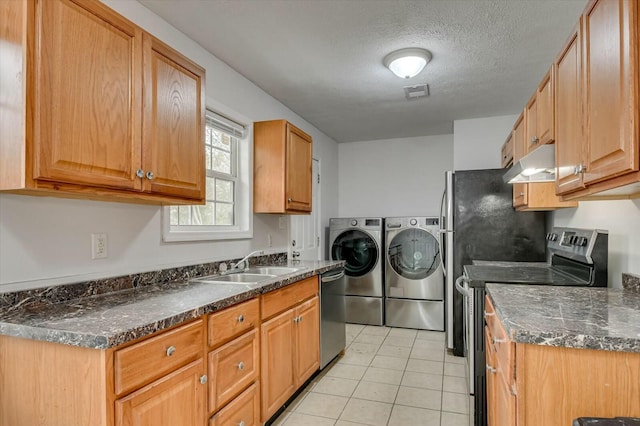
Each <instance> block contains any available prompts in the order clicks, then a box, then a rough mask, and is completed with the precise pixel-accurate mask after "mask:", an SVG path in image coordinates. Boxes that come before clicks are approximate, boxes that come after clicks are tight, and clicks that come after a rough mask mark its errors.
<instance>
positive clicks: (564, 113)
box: [554, 20, 584, 194]
mask: <svg viewBox="0 0 640 426" xmlns="http://www.w3.org/2000/svg"><path fill="white" fill-rule="evenodd" d="M581 26H582V20H580V21H578V25H577V26H576V28H574V30H573V31H572V33H571V37H570V38H569V42H568V43H567V45H566V46H565V48H564V49H563V50H562V52H561V53H560V55H559V56H558V59H556V62H555V65H554V67H555V76H556V79H555V83H556V84H555V89H556V99H555V103H556V107H555V114H556V192H557V193H558V194H565V193H567V192H570V191H573V190H575V189H579V188H584V183H583V182H582V173H576V167H577V166H578V165H579V164H580V163H581V162H582V157H583V153H582V147H583V144H584V136H583V134H582V106H583V105H582V77H581V72H580V70H581V64H580V58H581V56H580V47H581V45H580V40H581V38H580V37H581V31H582V30H581Z"/></svg>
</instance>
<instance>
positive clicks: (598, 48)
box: [582, 0, 640, 184]
mask: <svg viewBox="0 0 640 426" xmlns="http://www.w3.org/2000/svg"><path fill="white" fill-rule="evenodd" d="M637 7H638V6H637V2H636V1H631V0H606V1H595V2H593V3H592V4H590V7H589V8H588V9H587V10H586V11H585V14H584V15H583V57H582V61H583V72H584V83H583V84H584V91H585V92H584V93H585V117H584V123H585V126H586V132H585V136H586V138H585V139H586V164H585V166H586V172H585V176H584V181H585V183H586V184H588V183H591V182H596V181H599V180H603V179H606V178H608V177H612V176H615V175H620V174H625V173H628V172H630V171H634V170H638V162H639V161H640V160H639V154H638V146H639V143H638V140H637V139H638V136H637V125H638V122H637V119H638V116H637V114H638V109H637V101H638V99H637V94H638V91H637V86H636V81H637V79H638V76H637V73H638V69H637V31H638V29H637V22H636V13H637Z"/></svg>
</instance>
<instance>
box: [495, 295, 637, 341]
mask: <svg viewBox="0 0 640 426" xmlns="http://www.w3.org/2000/svg"><path fill="white" fill-rule="evenodd" d="M486 290H487V294H488V295H489V297H491V300H492V301H493V303H494V306H495V308H496V312H497V314H498V318H499V319H500V321H501V322H502V324H503V325H504V327H505V330H506V331H507V333H508V335H509V336H510V338H511V340H513V341H514V342H516V343H531V344H536V345H546V346H561V347H568V348H585V349H600V350H609V351H623V352H640V292H635V291H628V290H623V289H610V288H592V287H556V286H539V285H509V284H487V285H486Z"/></svg>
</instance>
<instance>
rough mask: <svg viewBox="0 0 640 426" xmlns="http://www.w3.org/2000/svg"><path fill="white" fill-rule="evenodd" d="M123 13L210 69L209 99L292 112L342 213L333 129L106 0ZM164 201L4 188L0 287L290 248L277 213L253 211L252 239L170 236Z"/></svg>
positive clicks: (122, 3) (260, 115)
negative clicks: (327, 131) (166, 239)
mask: <svg viewBox="0 0 640 426" xmlns="http://www.w3.org/2000/svg"><path fill="white" fill-rule="evenodd" d="M104 3H106V4H107V5H108V6H110V7H112V8H113V9H115V10H116V11H118V12H119V13H121V14H122V15H124V16H126V17H127V18H129V19H130V20H132V21H133V22H135V23H136V24H138V25H140V26H141V27H142V28H144V29H145V30H147V31H149V32H150V33H152V34H153V35H155V36H157V37H158V38H160V39H161V40H163V41H165V42H166V43H167V44H169V45H171V46H172V47H174V48H176V49H178V50H179V51H181V52H183V53H184V54H185V55H186V56H188V57H189V58H191V59H192V60H194V61H195V62H197V63H199V64H200V65H202V66H203V67H205V68H206V70H207V77H206V84H207V88H206V93H207V102H208V104H209V105H210V106H214V107H222V108H224V109H225V111H226V112H229V111H234V112H237V113H238V114H239V115H240V116H243V117H246V118H248V119H249V120H250V121H260V120H268V119H275V118H285V119H288V120H290V121H292V122H293V123H295V124H296V125H297V126H298V127H300V128H302V129H303V130H305V131H306V132H308V133H309V134H311V136H312V137H313V141H314V147H313V151H314V157H315V158H318V159H320V161H321V167H322V169H321V173H322V174H323V176H324V178H323V181H322V194H321V200H322V210H321V220H322V223H323V224H325V226H328V222H329V217H334V216H337V215H338V190H337V187H338V174H339V172H338V146H337V144H336V143H335V141H333V140H332V139H330V138H329V137H327V136H326V135H324V134H323V133H321V132H320V131H318V130H317V129H316V128H315V127H313V126H312V125H310V124H309V123H307V122H306V121H304V120H303V119H301V118H300V117H299V116H297V115H296V114H294V113H293V112H292V111H290V110H289V109H287V108H286V107H285V106H284V105H282V104H281V103H279V102H278V101H276V100H275V99H274V98H272V97H271V96H269V95H268V94H266V93H265V92H263V91H262V90H261V89H259V88H258V87H257V86H255V85H254V84H253V83H251V82H250V81H248V80H247V79H245V78H244V77H242V76H241V75H240V74H238V73H236V72H235V71H233V70H232V69H231V68H230V67H228V66H227V65H226V64H224V63H223V62H221V61H220V60H218V59H217V58H215V57H214V56H212V55H211V54H209V53H208V52H206V51H205V50H204V49H203V48H202V47H201V46H200V45H198V44H196V43H195V42H194V41H192V40H191V39H189V38H188V37H186V36H185V35H184V34H182V33H180V32H179V31H177V30H176V29H175V28H173V27H172V26H170V25H169V24H168V23H166V22H165V21H164V20H162V19H161V18H159V17H158V16H156V15H155V14H153V13H152V12H150V11H149V10H148V9H146V8H145V7H143V6H142V5H141V4H140V3H138V2H135V1H130V0H104ZM160 219H161V208H160V207H157V206H141V205H135V204H124V203H107V202H97V201H84V200H67V199H57V198H49V197H30V196H22V195H9V194H0V292H3V291H12V290H15V289H24V288H35V287H41V286H45V285H50V284H59V283H68V282H76V281H81V280H85V279H93V278H102V277H109V276H116V275H121V274H128V273H135V272H144V271H149V270H155V269H160V268H165V267H172V266H180V265H189V264H194V263H199V262H207V261H212V260H220V259H228V258H233V257H240V256H243V255H245V254H247V253H248V252H249V251H251V250H254V249H266V248H267V234H271V235H272V238H273V249H276V250H286V249H287V248H288V235H287V234H288V230H286V229H285V230H281V229H279V227H278V216H271V215H254V225H253V226H254V238H253V239H250V240H237V241H220V242H196V243H192V242H190V243H163V242H162V241H161V228H160V226H161V224H160ZM95 232H106V233H107V234H108V238H109V257H108V258H107V259H101V260H91V257H90V234H91V233H95Z"/></svg>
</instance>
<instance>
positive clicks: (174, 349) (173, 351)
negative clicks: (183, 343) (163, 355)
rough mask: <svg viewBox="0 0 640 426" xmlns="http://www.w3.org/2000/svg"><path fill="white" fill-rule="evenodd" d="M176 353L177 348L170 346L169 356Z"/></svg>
mask: <svg viewBox="0 0 640 426" xmlns="http://www.w3.org/2000/svg"><path fill="white" fill-rule="evenodd" d="M175 352H176V347H175V346H169V347H168V348H167V356H171V355H173V354H174V353H175Z"/></svg>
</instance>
